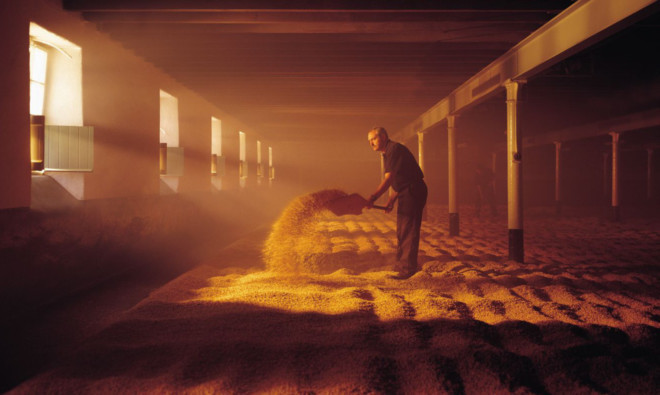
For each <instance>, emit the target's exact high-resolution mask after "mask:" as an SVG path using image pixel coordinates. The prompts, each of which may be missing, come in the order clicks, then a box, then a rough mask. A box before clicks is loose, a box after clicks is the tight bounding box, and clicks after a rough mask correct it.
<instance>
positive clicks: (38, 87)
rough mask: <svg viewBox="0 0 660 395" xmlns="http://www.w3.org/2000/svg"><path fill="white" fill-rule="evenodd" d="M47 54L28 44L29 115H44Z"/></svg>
mask: <svg viewBox="0 0 660 395" xmlns="http://www.w3.org/2000/svg"><path fill="white" fill-rule="evenodd" d="M47 63H48V52H47V51H46V50H45V49H44V48H43V47H41V46H39V45H37V44H36V43H34V42H31V43H30V114H31V115H44V99H45V94H46V70H47V69H46V66H47Z"/></svg>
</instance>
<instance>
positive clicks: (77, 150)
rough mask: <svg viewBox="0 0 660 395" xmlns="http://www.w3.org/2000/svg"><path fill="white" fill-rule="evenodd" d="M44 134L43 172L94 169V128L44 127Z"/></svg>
mask: <svg viewBox="0 0 660 395" xmlns="http://www.w3.org/2000/svg"><path fill="white" fill-rule="evenodd" d="M44 134H45V144H44V145H45V146H44V162H45V163H44V165H45V166H44V167H45V170H48V171H92V170H93V169H94V127H92V126H60V125H46V127H45V133H44Z"/></svg>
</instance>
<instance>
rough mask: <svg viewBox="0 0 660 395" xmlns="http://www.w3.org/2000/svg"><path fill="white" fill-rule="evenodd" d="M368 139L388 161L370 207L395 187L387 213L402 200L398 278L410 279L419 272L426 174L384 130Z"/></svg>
mask: <svg viewBox="0 0 660 395" xmlns="http://www.w3.org/2000/svg"><path fill="white" fill-rule="evenodd" d="M367 138H368V140H369V145H371V148H372V149H373V150H374V151H377V152H382V155H383V158H384V162H385V176H384V178H383V181H382V182H381V183H380V185H379V186H378V189H376V192H374V193H373V194H372V195H371V196H370V197H369V200H368V203H367V207H372V206H373V204H374V202H375V201H376V200H377V199H378V198H379V197H380V195H382V194H383V193H385V191H387V190H388V189H389V187H390V186H391V187H392V189H393V190H394V194H392V195H391V196H390V198H389V201H388V202H387V212H390V211H392V208H393V207H394V202H395V201H396V200H398V201H399V203H398V206H397V216H396V237H397V252H396V257H397V262H399V264H400V265H401V267H400V268H399V273H398V275H397V276H395V278H397V279H401V280H403V279H407V278H410V277H411V276H412V275H413V274H415V273H416V272H417V253H418V251H419V231H420V228H421V226H422V213H423V211H424V205H425V204H426V197H427V195H428V190H427V188H426V184H425V183H424V174H423V173H422V169H420V168H419V165H418V164H417V161H416V160H415V157H414V156H413V155H412V153H411V152H410V150H408V148H406V147H405V146H404V145H402V144H399V143H397V142H394V141H392V140H390V139H389V137H388V136H387V131H386V130H385V129H384V128H382V127H375V128H373V129H372V130H370V131H369V133H368V134H367Z"/></svg>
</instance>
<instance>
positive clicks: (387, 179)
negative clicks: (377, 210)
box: [367, 173, 392, 208]
mask: <svg viewBox="0 0 660 395" xmlns="http://www.w3.org/2000/svg"><path fill="white" fill-rule="evenodd" d="M391 185H392V173H385V176H384V177H383V181H382V182H381V183H380V185H379V186H378V189H376V192H374V193H372V194H371V196H369V199H368V203H367V207H369V208H371V207H373V205H374V202H375V201H376V200H378V198H379V197H380V195H382V194H383V193H385V191H387V189H388V188H389V187H390V186H391ZM388 204H389V202H388Z"/></svg>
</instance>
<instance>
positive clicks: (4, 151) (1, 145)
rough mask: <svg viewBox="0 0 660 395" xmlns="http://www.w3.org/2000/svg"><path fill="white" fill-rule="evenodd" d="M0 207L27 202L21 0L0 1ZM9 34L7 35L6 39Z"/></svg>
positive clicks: (27, 146) (25, 24) (26, 89)
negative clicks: (1, 58)
mask: <svg viewBox="0 0 660 395" xmlns="http://www.w3.org/2000/svg"><path fill="white" fill-rule="evenodd" d="M0 22H1V23H0V37H3V40H2V53H3V55H2V57H3V61H2V62H0V92H2V95H0V169H2V171H0V185H2V188H1V189H0V209H3V208H17V207H28V206H29V205H30V177H29V174H30V141H29V130H30V119H29V116H28V114H29V112H30V99H29V79H30V76H29V53H28V46H29V36H28V31H29V27H28V26H29V20H28V15H27V11H26V9H25V6H24V3H23V2H17V1H3V2H2V3H0ZM8 38H11V39H8Z"/></svg>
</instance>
